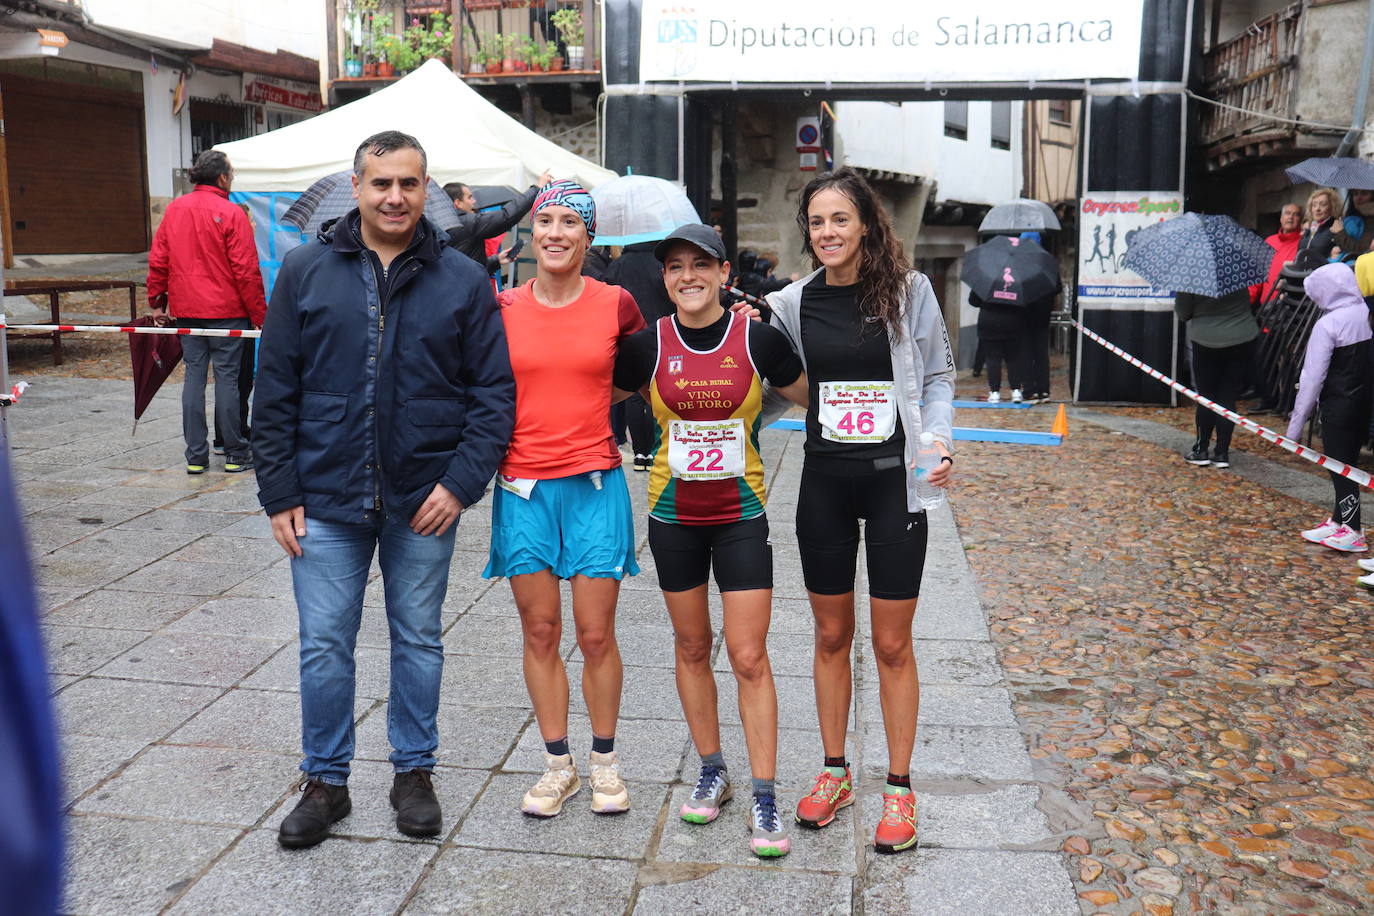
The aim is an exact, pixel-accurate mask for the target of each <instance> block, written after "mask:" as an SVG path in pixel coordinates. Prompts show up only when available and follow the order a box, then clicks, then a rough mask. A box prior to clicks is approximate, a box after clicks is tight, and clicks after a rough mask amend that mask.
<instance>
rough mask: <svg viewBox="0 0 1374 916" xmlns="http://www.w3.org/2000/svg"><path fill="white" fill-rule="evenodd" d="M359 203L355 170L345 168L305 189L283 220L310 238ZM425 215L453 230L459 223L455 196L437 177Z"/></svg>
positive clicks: (431, 184) (431, 185)
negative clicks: (454, 205) (354, 196)
mask: <svg viewBox="0 0 1374 916" xmlns="http://www.w3.org/2000/svg"><path fill="white" fill-rule="evenodd" d="M356 206H358V202H357V201H356V200H354V199H353V173H352V172H350V171H348V170H346V169H345V170H344V171H342V172H335V173H334V174H332V175H326V176H324V177H323V178H321V179H320V180H319V181H317V182H315V183H314V184H312V185H311V186H310V187H308V188H306V189H305V193H304V194H302V195H301V196H300V198H299V199H297V201H296V202H295V203H294V204H292V205H291V207H290V209H288V210H287V211H286V212H285V213H283V214H282V218H281V219H282V222H284V223H290V224H291V225H293V226H295V227H297V228H299V229H302V230H304V232H305V234H306V236H307V237H308V238H314V237H315V233H317V232H319V231H320V226H322V225H324V224H325V223H327V222H329V221H330V220H331V219H337V218H338V217H340V216H343V215H344V214H345V213H347V212H348V211H350V210H352V209H353V208H354V207H356ZM425 216H428V217H429V221H430V222H431V223H433V224H434V225H435V226H437V227H438V228H440V229H442V230H445V231H447V230H449V229H453V228H455V227H456V226H457V225H458V212H457V210H455V209H454V207H453V199H452V198H450V197H449V196H448V195H447V194H445V193H444V189H443V188H441V187H439V184H438V182H436V181H435V180H434V179H433V178H431V179H430V180H429V185H428V186H427V187H426V188H425Z"/></svg>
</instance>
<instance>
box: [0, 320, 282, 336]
mask: <svg viewBox="0 0 1374 916" xmlns="http://www.w3.org/2000/svg"><path fill="white" fill-rule="evenodd" d="M0 328H4V329H5V330H8V331H44V332H46V331H81V332H82V333H85V332H88V331H89V332H94V333H97V334H173V335H176V336H178V337H261V336H262V332H261V331H246V330H239V329H237V328H178V327H174V326H169V327H165V328H159V327H153V326H152V325H149V326H146V327H144V326H133V325H123V326H116V325H111V324H5V323H4V322H3V321H0Z"/></svg>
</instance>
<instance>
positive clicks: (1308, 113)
mask: <svg viewBox="0 0 1374 916" xmlns="http://www.w3.org/2000/svg"><path fill="white" fill-rule="evenodd" d="M1354 6H1360V7H1361V9H1360V10H1358V11H1357V10H1354V9H1351V8H1352V7H1354ZM1365 10H1367V7H1364V6H1363V5H1360V4H1327V5H1323V6H1313V5H1311V4H1309V3H1306V2H1302V0H1299V2H1296V3H1292V4H1290V5H1288V6H1286V7H1284V8H1283V9H1280V10H1278V11H1276V12H1274V13H1272V14H1271V15H1269V16H1266V17H1265V18H1264V19H1261V20H1259V21H1258V22H1254V23H1251V25H1250V26H1249V27H1248V28H1246V30H1245V31H1244V32H1242V33H1241V34H1240V35H1237V36H1236V37H1235V38H1232V39H1230V40H1229V41H1225V42H1222V43H1221V44H1218V45H1216V46H1215V47H1214V48H1212V49H1211V50H1210V51H1208V52H1207V53H1206V55H1205V56H1204V60H1203V87H1202V90H1201V93H1202V95H1204V96H1206V97H1207V98H1209V99H1212V100H1214V101H1215V102H1217V103H1218V104H1215V105H1210V104H1206V103H1197V109H1198V115H1199V128H1200V130H1199V139H1200V140H1201V142H1202V145H1203V147H1204V148H1205V150H1206V156H1207V164H1208V167H1209V168H1211V169H1220V168H1225V167H1227V166H1231V165H1235V164H1241V163H1252V164H1255V163H1258V162H1259V161H1260V160H1264V159H1296V158H1301V157H1303V156H1313V155H1323V154H1324V153H1326V152H1328V151H1329V150H1331V149H1333V148H1334V147H1335V146H1336V144H1337V143H1338V142H1339V138H1340V135H1341V133H1343V129H1342V128H1339V127H1336V126H1333V125H1339V124H1341V123H1343V122H1348V120H1349V118H1350V111H1351V108H1352V104H1353V100H1354V95H1355V85H1354V83H1355V80H1354V79H1353V78H1352V77H1353V73H1352V70H1353V69H1354V68H1353V67H1352V65H1351V63H1350V62H1351V61H1352V60H1353V61H1356V62H1358V60H1359V57H1360V51H1361V46H1362V43H1363V35H1364V24H1363V21H1362V20H1361V21H1360V22H1358V23H1356V22H1355V21H1354V16H1355V15H1356V14H1359V15H1363V14H1364V12H1365Z"/></svg>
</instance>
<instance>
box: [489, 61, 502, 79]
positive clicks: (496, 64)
mask: <svg viewBox="0 0 1374 916" xmlns="http://www.w3.org/2000/svg"><path fill="white" fill-rule="evenodd" d="M500 73H501V62H500V61H499V60H489V61H487V76H491V75H492V74H497V75H499V74H500Z"/></svg>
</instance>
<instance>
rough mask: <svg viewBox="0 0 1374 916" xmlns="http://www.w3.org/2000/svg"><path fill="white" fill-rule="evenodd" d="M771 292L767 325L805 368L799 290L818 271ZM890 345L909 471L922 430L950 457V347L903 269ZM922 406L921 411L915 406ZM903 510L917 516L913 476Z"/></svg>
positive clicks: (927, 300)
mask: <svg viewBox="0 0 1374 916" xmlns="http://www.w3.org/2000/svg"><path fill="white" fill-rule="evenodd" d="M824 269H825V268H821V269H820V270H815V271H812V272H811V273H810V274H807V275H806V276H805V277H802V278H801V279H800V280H798V281H796V282H795V283H792V284H789V285H788V286H787V287H785V288H783V289H780V290H778V291H777V292H776V293H769V294H768V296H767V299H768V304H769V306H771V307H772V309H773V318H772V324H773V325H774V327H777V328H779V329H780V330H781V331H782V332H783V333H784V334H786V335H787V339H788V341H789V342H790V343H791V344H792V349H793V350H796V351H797V355H798V356H800V357H801V360H802V366H803V367H805V365H806V353H805V351H803V350H802V343H801V300H802V289H803V288H804V287H805V286H806V284H807V283H809V282H810V281H811V279H812V278H813V277H815V276H816V274H818V273H820V272H821V270H824ZM888 337H889V339H890V341H891V344H892V379H893V382H894V384H895V388H896V391H897V415H898V416H899V417H901V420H902V429H903V430H904V431H905V432H906V448H905V451H904V457H905V459H906V464H907V466H908V467H910V466H911V465H912V464H913V463H914V462H915V461H916V450H917V449H918V448H919V447H920V444H921V441H920V440H921V433H922V431H925V430H929V431H930V432H932V433H934V434H935V437H936V438H937V439H939V440H941V441H942V442H944V443H945V446H946V447H948V448H949V450H950V454H953V453H954V430H953V425H954V404H953V401H954V351H953V350H952V349H950V345H949V333H948V332H947V331H946V330H945V319H944V316H943V315H942V314H940V303H939V302H937V301H936V299H935V292H934V291H933V290H932V289H931V288H930V281H929V280H927V279H926V276H925V274H923V273H920V272H919V271H915V270H912V271H908V273H907V294H906V302H905V303H903V305H902V311H901V334H900V335H897V334H895V333H892V332H891V331H889V333H888ZM923 402H924V405H925V406H924V408H923V407H922V406H921V405H922V403H923ZM906 502H907V509H908V511H911V512H918V511H920V508H921V503H920V500H919V499H918V498H917V496H916V475H914V474H908V475H907V477H906Z"/></svg>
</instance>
